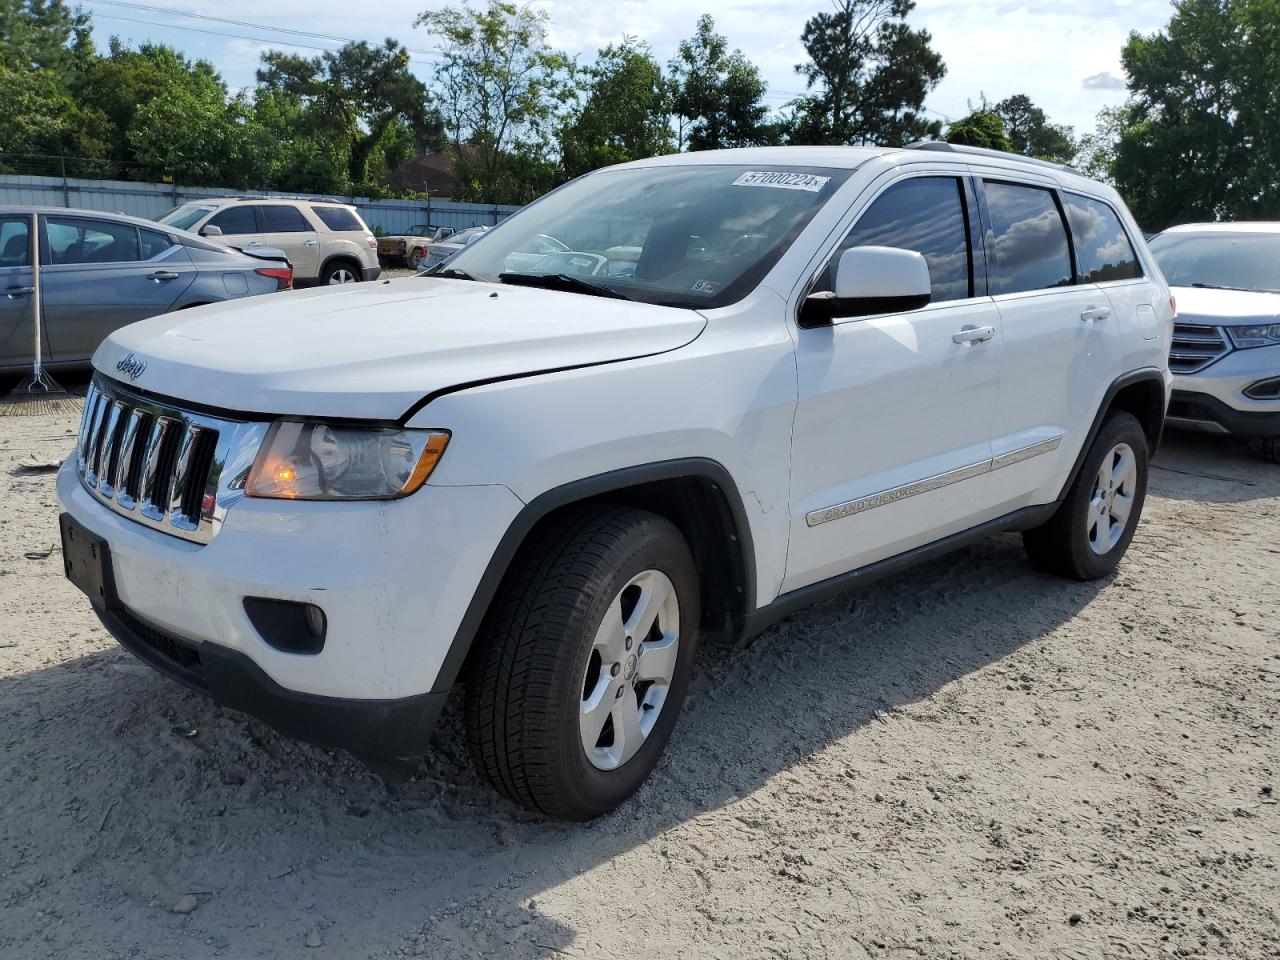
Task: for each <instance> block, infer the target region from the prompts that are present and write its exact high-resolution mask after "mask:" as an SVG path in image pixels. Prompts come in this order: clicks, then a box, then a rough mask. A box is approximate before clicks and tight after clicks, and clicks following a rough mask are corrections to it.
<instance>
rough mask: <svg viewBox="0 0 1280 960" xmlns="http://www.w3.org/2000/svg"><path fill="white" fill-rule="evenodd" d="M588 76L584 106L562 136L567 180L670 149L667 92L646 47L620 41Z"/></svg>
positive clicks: (602, 53)
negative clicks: (612, 164) (613, 164)
mask: <svg viewBox="0 0 1280 960" xmlns="http://www.w3.org/2000/svg"><path fill="white" fill-rule="evenodd" d="M586 73H587V76H588V77H589V78H590V83H589V86H588V87H587V89H586V103H585V104H584V105H583V107H582V111H581V112H580V113H579V114H578V115H577V116H576V117H575V118H574V119H573V120H572V121H571V122H570V123H568V124H567V125H566V126H565V127H564V129H563V130H562V131H561V134H560V152H561V157H562V164H563V167H564V172H565V174H566V175H567V176H569V177H576V176H579V175H580V174H583V173H586V172H588V171H590V170H594V169H596V168H597V167H603V166H607V165H609V164H611V163H625V162H626V161H628V160H640V159H643V158H644V157H652V156H654V155H656V154H661V153H667V152H669V151H670V150H671V148H672V139H671V127H670V125H669V123H668V118H669V116H670V114H671V89H670V86H669V85H668V84H667V82H666V81H665V80H664V78H663V76H662V68H661V67H659V66H658V62H657V61H656V60H654V59H653V56H652V54H650V52H649V47H648V46H647V45H646V44H643V43H638V42H637V41H635V40H634V39H632V38H630V37H624V38H623V40H622V42H621V43H620V44H618V45H616V46H613V45H611V46H608V47H605V48H604V49H603V50H601V51H600V55H599V57H598V59H597V60H596V62H595V63H594V64H593V65H592V66H591V67H589V68H588V69H587V71H586Z"/></svg>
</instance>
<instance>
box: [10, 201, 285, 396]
mask: <svg viewBox="0 0 1280 960" xmlns="http://www.w3.org/2000/svg"><path fill="white" fill-rule="evenodd" d="M36 213H38V214H39V215H40V220H39V223H40V288H41V311H42V316H43V320H44V349H45V351H46V355H45V357H44V360H45V363H46V364H47V365H49V366H51V367H55V368H56V367H73V366H83V365H85V364H87V363H88V362H89V358H90V357H91V356H92V355H93V351H94V350H96V349H97V347H98V344H99V343H101V342H102V340H103V338H104V337H106V336H107V335H108V334H109V333H111V331H113V330H115V329H117V328H119V327H122V326H125V325H126V324H130V323H133V322H134V321H135V320H142V319H145V318H146V317H150V316H154V315H156V314H158V313H167V312H170V311H173V310H182V309H185V308H186V307H192V306H198V305H200V304H204V303H216V302H219V301H223V300H234V299H239V298H240V297H247V296H251V295H254V294H259V293H271V292H273V291H275V290H283V289H286V288H287V287H289V286H290V285H291V283H292V278H293V271H292V268H291V267H290V266H289V261H288V259H287V258H286V257H285V255H284V253H283V252H282V251H280V250H275V249H272V248H269V247H260V248H258V249H256V250H254V251H252V252H250V253H244V252H241V251H237V250H232V249H230V248H229V247H226V246H223V245H221V244H216V243H211V242H209V241H208V240H202V239H201V238H200V237H197V236H195V235H194V234H191V233H187V232H186V231H183V230H175V229H173V228H171V227H168V228H166V227H163V226H161V225H159V224H157V223H154V222H152V221H150V220H139V219H136V218H134V217H125V216H121V215H118V214H110V213H99V212H98V211H96V210H74V209H63V208H49V209H38V210H36V209H32V208H29V207H0V290H3V291H4V294H5V295H4V297H3V298H0V372H12V371H16V370H22V369H27V368H30V366H31V362H32V360H33V359H34V357H32V355H31V354H32V342H31V341H32V327H31V324H32V321H33V319H34V317H33V314H34V309H35V307H34V294H35V287H34V273H33V271H32V264H31V249H32V244H31V218H32V215H33V214H36Z"/></svg>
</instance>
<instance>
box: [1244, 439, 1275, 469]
mask: <svg viewBox="0 0 1280 960" xmlns="http://www.w3.org/2000/svg"><path fill="white" fill-rule="evenodd" d="M1249 449H1250V450H1252V451H1253V452H1254V453H1255V454H1257V455H1258V456H1259V457H1261V458H1262V459H1263V460H1270V461H1271V462H1272V463H1280V437H1267V438H1265V439H1263V440H1250V441H1249Z"/></svg>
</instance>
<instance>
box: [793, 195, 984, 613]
mask: <svg viewBox="0 0 1280 960" xmlns="http://www.w3.org/2000/svg"><path fill="white" fill-rule="evenodd" d="M881 190H882V192H881V193H880V194H879V196H877V197H876V198H875V199H874V200H872V202H871V204H870V205H869V206H868V207H866V209H865V212H863V213H862V214H861V215H860V216H859V217H858V219H857V221H856V222H855V223H854V225H853V227H852V229H851V230H849V232H848V234H847V236H846V237H845V239H844V241H843V242H842V243H841V244H840V246H839V247H838V248H837V249H836V250H835V251H834V252H833V254H832V255H831V259H830V260H829V261H828V264H827V267H826V268H825V270H824V273H823V276H822V277H820V279H819V280H818V282H817V283H816V285H815V286H814V291H815V292H820V291H824V290H830V289H831V281H830V271H831V263H832V262H834V260H835V259H836V258H838V256H839V254H840V253H841V252H842V251H843V250H845V249H848V248H850V247H854V246H870V245H874V246H889V247H899V248H904V249H908V250H915V251H917V252H919V253H921V254H923V255H924V257H925V260H926V261H927V262H928V264H929V273H930V280H931V282H932V287H933V290H932V294H933V300H932V302H931V303H930V304H929V305H928V306H926V307H924V308H922V309H919V310H912V311H908V312H905V313H892V314H883V315H879V316H870V317H850V318H837V319H836V320H835V321H834V322H833V323H832V324H831V325H830V326H821V327H815V328H811V329H797V331H796V334H795V336H796V363H797V367H798V369H797V373H798V378H799V398H798V405H797V409H796V417H795V432H794V438H793V441H792V456H791V465H792V466H791V511H792V512H791V542H790V549H789V551H788V558H787V573H786V578H785V580H784V582H783V586H782V590H783V592H786V591H789V590H794V589H797V588H799V587H803V586H806V585H808V584H811V583H815V582H818V581H821V580H825V579H827V578H830V577H832V576H836V575H839V574H841V573H844V572H845V571H848V570H852V569H855V568H857V567H862V566H865V565H867V564H869V563H873V562H875V561H877V560H882V559H885V558H887V557H891V556H894V555H896V554H899V553H903V552H905V551H907V550H910V549H912V548H914V547H917V546H920V545H922V544H924V543H927V542H930V541H933V540H938V539H941V538H943V537H945V536H947V535H949V534H951V533H957V532H960V531H962V530H965V529H968V528H969V527H972V526H975V525H977V524H979V523H982V522H984V521H985V520H988V519H991V517H992V513H991V510H990V507H991V499H992V498H991V493H990V487H989V477H988V475H987V474H988V469H989V463H990V457H991V437H990V428H991V421H992V417H993V414H994V410H995V404H996V396H997V392H998V389H999V379H1000V356H1001V353H1000V351H1001V348H1002V347H1001V339H1000V336H999V333H1000V330H999V326H1000V318H999V315H998V313H997V310H996V307H995V304H994V303H992V301H991V299H990V298H989V297H987V296H986V295H985V291H984V290H982V283H981V278H980V276H979V275H978V274H976V273H975V267H977V268H978V269H979V270H980V265H981V253H980V249H979V248H978V247H977V245H976V242H975V234H976V232H977V231H976V223H977V221H976V213H975V212H974V211H973V209H972V208H973V206H974V201H973V193H972V188H971V187H970V186H969V185H968V184H967V178H964V177H957V176H955V175H954V174H952V175H949V176H944V175H936V176H924V177H912V178H910V179H903V180H898V181H897V182H895V183H892V184H890V185H888V186H887V187H882V188H881ZM972 334H978V336H977V337H974V336H971V335H972Z"/></svg>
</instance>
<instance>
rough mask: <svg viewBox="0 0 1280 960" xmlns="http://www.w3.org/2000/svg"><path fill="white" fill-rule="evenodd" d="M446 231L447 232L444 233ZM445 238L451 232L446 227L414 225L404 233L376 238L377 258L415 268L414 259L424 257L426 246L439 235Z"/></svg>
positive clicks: (423, 224)
mask: <svg viewBox="0 0 1280 960" xmlns="http://www.w3.org/2000/svg"><path fill="white" fill-rule="evenodd" d="M446 231H447V232H446ZM442 232H443V233H445V236H448V234H451V233H452V232H453V231H452V230H450V229H449V228H448V227H437V226H433V225H431V224H429V223H415V224H414V225H413V226H412V227H410V228H409V229H408V230H406V231H405V232H404V233H397V234H391V235H388V236H385V237H379V238H378V257H379V258H380V259H382V260H390V261H391V262H393V263H402V264H405V265H406V266H412V267H414V268H416V267H417V266H418V264H417V263H416V262H414V261H415V258H416V259H421V258H422V257H423V256H425V255H426V254H425V251H426V244H427V243H430V242H431V241H432V240H434V239H436V238H437V237H439V238H440V239H442V240H443V239H444V237H442V236H440V234H441V233H442Z"/></svg>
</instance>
